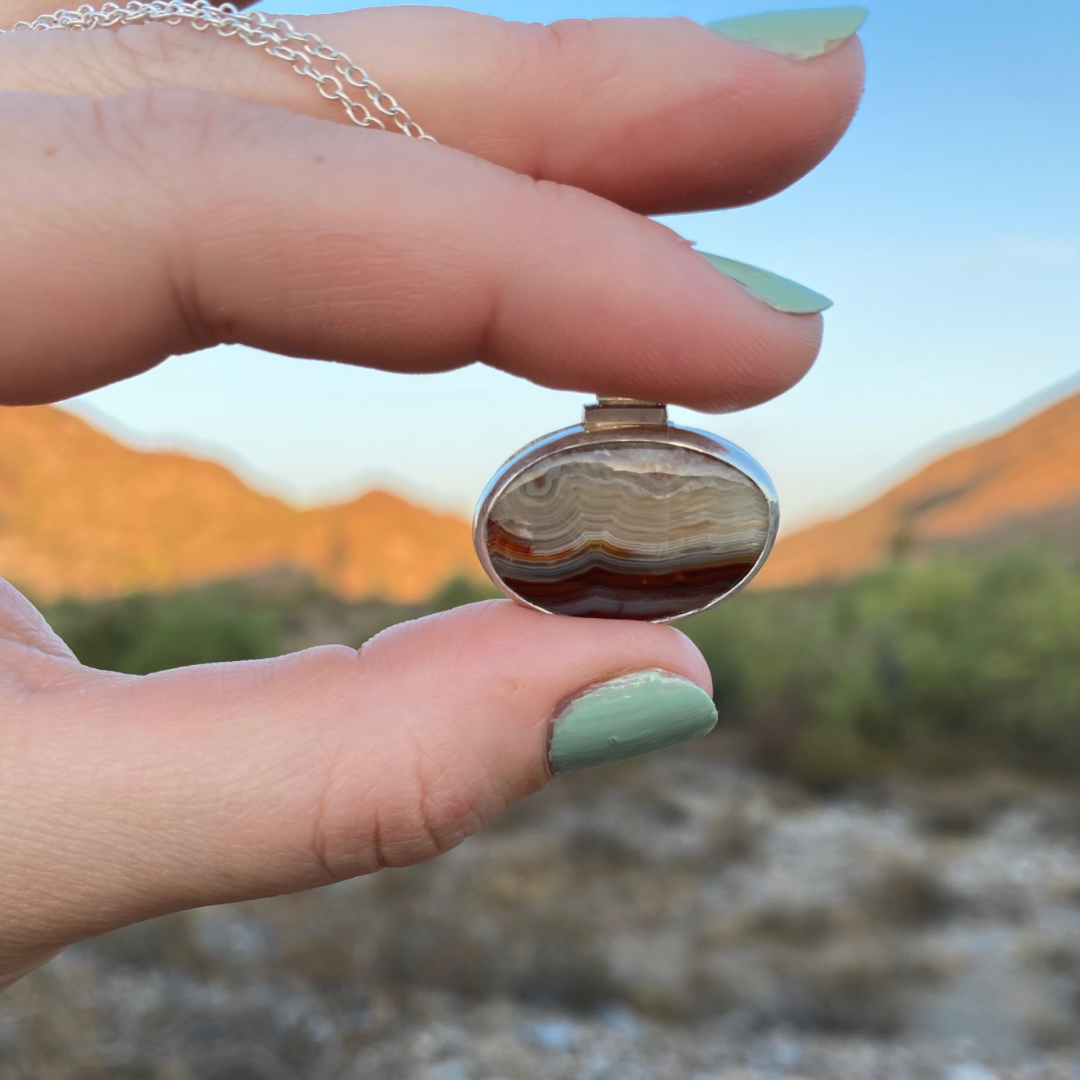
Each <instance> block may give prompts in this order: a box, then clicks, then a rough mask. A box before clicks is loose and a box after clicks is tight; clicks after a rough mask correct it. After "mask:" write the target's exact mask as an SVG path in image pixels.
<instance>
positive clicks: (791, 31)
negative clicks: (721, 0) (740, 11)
mask: <svg viewBox="0 0 1080 1080" xmlns="http://www.w3.org/2000/svg"><path fill="white" fill-rule="evenodd" d="M868 14H869V12H868V11H867V10H866V8H864V7H832V8H807V9H806V10H805V11H764V12H761V13H760V14H758V15H739V16H737V17H736V18H734V19H720V20H719V21H718V22H711V23H706V24H705V25H706V26H707V27H708V28H709V29H710V30H715V31H716V33H718V34H723V35H724V37H726V38H730V39H731V40H732V41H741V42H745V43H746V44H747V45H755V46H757V48H759V49H767V50H768V51H769V52H775V53H781V54H782V55H784V56H790V57H792V58H793V59H795V60H809V59H811V58H812V57H814V56H823V55H824V54H825V53H827V52H831V51H832V50H833V49H835V48H836V47H837V46H838V45H843V43H844V42H845V41H847V39H848V38H849V37H851V35H852V34H854V33H855V31H856V30H858V29H859V27H860V26H862V24H863V23H864V22H866V16H867V15H868Z"/></svg>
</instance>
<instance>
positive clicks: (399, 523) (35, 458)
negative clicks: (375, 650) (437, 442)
mask: <svg viewBox="0 0 1080 1080" xmlns="http://www.w3.org/2000/svg"><path fill="white" fill-rule="evenodd" d="M280 567H290V568H293V569H296V570H299V571H306V572H309V573H311V574H312V575H313V576H314V577H315V578H316V579H317V580H318V581H320V582H321V583H322V584H323V585H325V586H327V587H328V588H330V589H333V590H335V591H336V592H339V593H341V594H342V595H344V596H347V597H363V596H382V597H385V598H387V599H391V600H399V601H411V600H418V599H421V598H423V597H426V596H429V595H430V594H431V593H432V592H433V591H435V590H436V589H437V588H438V587H439V586H441V585H443V584H444V583H445V582H447V581H448V580H450V579H451V578H454V577H457V576H462V575H464V576H467V577H471V578H476V579H477V580H479V579H481V578H482V577H483V571H482V570H481V569H480V566H479V564H478V562H477V561H476V556H475V555H474V554H473V550H472V542H471V537H470V532H469V527H468V525H467V524H466V522H465V521H463V520H462V519H460V518H457V517H454V516H452V515H449V514H437V513H433V512H432V511H430V510H426V509H424V508H422V507H419V506H414V505H412V504H411V503H409V502H406V501H405V500H404V499H401V498H398V497H397V496H395V495H391V494H388V493H387V492H384V491H373V492H370V493H368V494H366V495H363V496H361V497H360V498H358V499H356V500H355V501H354V502H349V503H345V504H343V505H340V506H329V507H324V508H320V509H314V510H297V509H295V508H293V507H291V506H289V505H287V504H286V503H284V502H281V501H279V500H277V499H274V498H271V497H270V496H267V495H262V494H260V493H258V492H256V491H253V490H252V489H251V488H249V487H247V486H246V485H245V484H244V483H243V482H242V481H241V480H240V479H239V478H237V477H236V476H235V475H233V473H231V472H229V470H228V469H226V468H224V467H222V466H221V465H215V464H212V463H210V462H207V461H200V460H197V459H195V458H191V457H188V456H186V455H184V454H178V453H150V452H145V451H140V450H133V449H131V448H129V447H126V446H123V445H122V444H121V443H118V442H117V441H116V440H115V439H112V438H110V437H109V436H108V435H106V434H104V433H103V432H101V431H98V430H97V429H96V428H94V427H92V426H91V425H90V424H87V423H86V422H85V421H83V420H80V419H78V418H77V417H75V416H72V415H71V414H70V413H67V412H64V411H62V410H60V409H55V408H52V407H49V406H42V407H35V408H0V576H2V577H6V578H8V579H9V580H10V581H12V582H14V583H15V584H16V585H18V586H19V587H20V588H22V589H23V590H25V591H27V592H29V593H31V594H32V595H34V596H35V597H40V598H42V599H51V598H55V597H58V596H63V595H73V596H85V597H89V596H107V595H112V594H118V593H125V592H130V591H133V590H136V589H167V588H171V587H174V586H177V585H185V584H191V583H195V582H201V581H206V580H210V579H213V578H220V577H226V576H233V575H249V574H254V573H258V572H260V571H264V570H271V569H277V568H280Z"/></svg>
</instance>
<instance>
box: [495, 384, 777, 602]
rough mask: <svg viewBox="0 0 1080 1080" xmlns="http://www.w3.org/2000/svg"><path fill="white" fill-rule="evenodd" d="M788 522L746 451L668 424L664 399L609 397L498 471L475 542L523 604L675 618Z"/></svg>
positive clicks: (727, 588)
mask: <svg viewBox="0 0 1080 1080" xmlns="http://www.w3.org/2000/svg"><path fill="white" fill-rule="evenodd" d="M779 522H780V517H779V508H778V506H777V502H776V493H775V492H774V490H773V486H772V482H771V481H770V480H769V477H768V475H767V474H766V472H765V470H764V469H762V467H761V466H760V465H759V464H758V463H757V462H756V461H755V460H754V459H753V458H752V457H750V455H749V454H747V453H745V452H744V451H743V450H740V449H739V447H737V446H735V445H733V444H732V443H729V442H728V441H727V440H725V439H721V438H719V437H718V436H716V435H710V434H709V433H708V432H705V431H697V430H695V429H694V428H684V427H679V426H677V425H675V424H672V423H670V422H669V421H668V418H667V408H666V407H665V406H664V405H661V404H658V403H656V402H650V401H637V400H633V399H630V398H607V397H601V398H598V399H597V404H595V405H586V406H585V415H584V417H583V419H582V422H581V423H580V424H577V425H575V426H574V427H568V428H564V429H563V430H562V431H556V432H553V433H552V434H550V435H545V436H543V438H540V439H537V440H536V441H535V442H532V443H529V445H528V446H525V447H523V448H522V449H521V450H519V451H518V452H517V453H516V454H515V455H514V456H513V457H512V458H510V460H509V461H507V462H506V464H505V465H503V466H502V468H501V469H499V471H498V472H497V473H496V474H495V475H494V476H493V477H492V478H491V481H490V482H489V483H488V486H487V488H486V489H485V490H484V493H483V495H482V496H481V498H480V504H479V506H478V507H477V510H476V519H475V522H474V527H473V542H474V544H475V545H476V553H477V555H478V556H479V557H480V562H481V563H482V564H483V566H484V569H485V570H486V571H487V572H488V575H489V576H490V577H491V580H492V581H494V582H495V584H496V585H498V587H499V588H500V589H502V591H503V592H504V593H506V595H507V596H509V597H510V598H511V599H513V600H516V601H518V603H521V604H524V605H526V606H527V607H531V608H536V609H538V610H540V611H548V612H552V613H554V614H558V615H581V616H591V617H593V618H601V619H641V620H646V621H648V622H669V621H670V620H672V619H680V618H682V617H683V616H684V615H692V614H694V613H695V612H698V611H704V610H705V609H706V608H709V607H712V606H713V605H714V604H718V603H720V601H722V600H726V599H727V598H728V597H729V596H732V595H734V594H735V593H736V592H738V591H739V589H741V588H742V587H743V586H744V585H746V583H747V582H748V581H750V579H751V578H752V577H753V576H754V575H755V574H756V573H757V572H758V570H759V569H761V566H762V564H763V563H764V562H765V560H766V558H768V555H769V551H770V549H771V548H772V545H773V541H774V540H775V538H776V530H777V527H778V526H779Z"/></svg>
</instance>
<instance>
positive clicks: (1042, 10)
mask: <svg viewBox="0 0 1080 1080" xmlns="http://www.w3.org/2000/svg"><path fill="white" fill-rule="evenodd" d="M266 6H267V7H268V8H270V9H273V10H277V11H282V12H289V11H303V12H313V11H317V10H324V11H325V10H339V9H340V8H343V7H348V6H353V5H349V4H335V3H334V2H333V0H326V2H323V3H319V2H313V0H298V2H294V3H289V2H288V0H271V2H270V3H268V4H267V5H266ZM777 6H779V5H778V4H777V3H776V2H775V0H773V2H772V3H755V2H753V0H740V2H739V3H728V2H719V3H717V4H705V3H702V2H700V0H683V2H681V3H676V2H675V0H621V2H620V0H481V2H478V3H477V5H476V6H475V10H480V11H485V12H488V13H490V14H494V15H499V16H502V17H504V18H512V19H527V20H536V21H543V22H550V21H552V20H554V19H558V18H564V17H571V16H573V17H600V16H606V15H638V16H646V15H675V14H681V15H686V16H689V17H691V18H695V19H699V20H701V21H703V22H707V21H710V20H712V19H716V18H722V17H725V16H728V15H735V14H740V13H743V12H749V11H764V10H770V9H774V8H776V7H777ZM788 6H790V7H811V6H818V5H815V4H800V3H798V2H795V3H791V4H789V5H788ZM870 8H871V15H870V19H869V21H868V22H867V24H866V26H865V27H864V28H863V31H862V37H863V41H864V44H865V47H866V53H867V61H868V83H867V93H866V97H865V99H864V102H863V105H862V108H861V110H860V112H859V115H858V116H857V117H856V120H855V123H854V124H853V126H852V129H851V131H850V132H849V133H848V135H847V137H846V138H845V139H844V141H843V142H842V143H841V145H840V146H839V147H838V149H837V150H836V152H835V153H834V154H833V155H832V157H831V158H830V159H829V160H828V161H826V162H825V163H824V164H823V165H821V166H820V167H819V168H818V169H816V170H815V171H814V172H813V173H812V174H811V175H810V176H808V177H807V178H806V179H804V180H802V181H800V182H799V183H798V184H796V185H795V186H794V187H793V188H791V189H789V190H788V191H786V192H783V193H781V194H780V195H778V196H776V197H774V198H772V199H770V200H768V201H766V202H764V203H761V204H759V205H757V206H754V207H748V208H742V209H739V210H732V211H726V212H716V213H708V214H696V215H680V216H678V217H671V218H666V219H664V220H665V222H666V223H667V224H669V225H671V226H673V227H674V228H676V229H678V230H679V231H680V232H682V233H684V234H685V235H687V236H689V237H692V238H693V239H694V240H696V241H697V242H698V243H699V245H700V246H701V247H702V248H704V249H705V250H708V251H714V252H717V253H719V254H723V255H728V256H731V257H733V258H737V259H742V260H744V261H747V262H751V263H756V264H758V265H761V266H765V267H768V268H769V269H771V270H775V271H777V272H779V273H782V274H786V275H787V276H789V277H793V278H795V279H796V280H798V281H802V282H804V283H805V284H807V285H810V286H812V287H813V288H815V289H819V290H820V291H822V292H824V293H826V294H828V295H829V296H831V297H832V298H833V299H834V300H835V301H836V306H835V307H834V308H833V309H832V310H831V311H829V312H828V313H827V315H826V334H825V345H824V348H823V350H822V354H821V358H820V360H819V362H818V364H817V366H816V367H815V369H814V371H813V372H811V374H810V375H809V376H808V377H807V378H806V379H805V380H804V381H803V382H802V383H801V384H800V385H799V386H798V387H796V388H795V389H794V390H793V391H791V392H790V393H789V394H787V395H785V396H784V397H782V398H780V399H777V400H776V401H774V402H770V403H768V404H766V405H762V406H759V407H757V408H755V409H751V410H748V411H746V412H744V413H739V414H735V415H731V416H725V417H712V416H708V417H703V416H695V415H693V414H689V413H685V412H682V411H679V415H680V417H681V418H684V419H686V420H688V421H690V422H691V423H693V424H694V425H695V426H698V427H705V428H708V429H710V430H714V431H717V432H720V433H721V434H724V435H726V436H728V437H730V438H732V439H734V440H735V441H736V442H739V443H740V444H742V445H743V446H744V447H745V448H746V449H747V450H749V451H750V452H751V453H752V454H753V455H754V456H755V457H757V458H758V459H759V460H760V461H761V462H762V464H763V465H765V467H766V468H767V469H768V470H769V472H770V473H771V474H772V476H773V478H774V480H775V481H776V486H777V489H778V491H779V494H780V499H781V506H782V509H783V511H784V512H785V520H786V524H787V525H788V526H789V527H790V526H791V525H792V524H794V525H798V524H801V523H805V522H807V521H809V520H812V519H814V518H816V517H819V516H822V515H825V514H829V513H833V512H835V511H837V510H839V509H843V508H845V507H847V506H850V505H853V504H854V503H857V502H859V501H861V500H862V499H864V498H866V497H867V496H868V495H869V494H871V493H873V492H874V491H876V490H879V489H880V488H881V487H883V486H885V485H887V484H888V483H889V482H891V481H892V480H894V479H895V478H897V477H898V476H899V475H901V474H902V473H903V472H906V471H909V470H910V469H911V468H912V467H913V465H914V464H915V463H917V462H919V461H921V460H924V459H925V458H927V457H930V456H933V455H934V454H936V453H937V452H939V451H940V450H941V449H942V448H943V447H945V446H949V445H952V444H954V443H955V442H956V441H957V440H958V439H960V438H963V437H964V435H963V431H964V429H966V428H968V427H970V426H972V425H979V424H984V423H986V422H988V421H992V420H993V419H994V418H995V417H997V416H999V415H1000V414H1002V413H1004V412H1007V411H1008V410H1013V409H1016V407H1017V406H1021V405H1022V404H1023V403H1024V402H1026V401H1029V400H1030V399H1032V398H1035V399H1036V400H1038V399H1039V397H1040V396H1045V395H1046V394H1047V393H1048V392H1049V393H1060V392H1062V391H1063V388H1064V387H1063V384H1064V386H1067V385H1068V384H1069V382H1070V381H1071V380H1073V379H1074V378H1075V377H1076V376H1077V372H1078V370H1080V74H1078V70H1080V65H1078V63H1077V60H1076V57H1077V55H1078V54H1080V0H1046V2H1041V3H1040V2H1038V0H1029V2H1028V3H1026V4H1023V5H1021V4H1017V3H1015V2H1013V3H1008V4H1006V3H1004V2H999V0H981V2H980V0H879V2H878V3H876V4H871V5H870ZM358 59H361V61H362V58H358ZM581 402H582V398H581V396H580V395H577V394H563V393H555V392H552V391H547V390H541V389H539V388H537V387H534V386H531V385H529V384H528V383H525V382H523V381H521V380H516V379H513V378H511V377H509V376H506V375H502V374H500V373H497V372H492V371H488V370H486V369H481V368H472V369H468V370H466V371H462V372H456V373H452V374H449V375H440V376H425V377H423V378H417V377H408V378H407V377H404V376H397V375H388V374H384V373H378V372H369V371H365V370H361V369H352V368H346V367H342V366H338V365H329V364H312V363H306V362H304V361H300V360H293V359H284V358H280V357H272V356H268V355H265V354H262V353H258V352H256V351H255V350H250V349H244V348H239V347H232V348H222V349H214V350H209V351H208V352H205V353H201V354H198V355H196V356H192V357H182V358H177V359H173V360H171V361H169V362H168V363H166V364H165V365H163V366H162V367H161V368H159V369H158V370H156V371H154V372H151V373H149V374H147V375H143V376H140V377H139V378H137V379H133V380H130V381H128V382H125V383H122V384H119V385H117V386H113V387H109V388H106V389H104V390H100V391H96V392H95V393H92V394H88V395H85V396H84V397H81V398H79V399H76V400H75V401H73V402H71V403H70V404H71V405H72V407H74V408H75V409H77V410H78V411H80V412H82V413H83V414H84V415H88V416H92V417H93V418H94V419H95V420H96V421H97V422H98V423H100V424H103V425H104V426H105V427H106V428H107V429H109V430H111V431H113V432H114V433H117V434H119V435H120V436H121V437H122V438H124V439H125V440H126V441H129V442H132V443H134V444H136V445H139V446H154V447H176V448H181V449H187V450H193V451H195V452H197V453H199V454H202V455H203V456H209V457H214V458H217V459H218V460H222V461H225V462H226V463H227V464H229V465H230V466H232V467H233V468H235V469H236V470H237V471H238V472H240V473H241V475H242V476H244V478H245V479H247V480H248V481H249V482H251V483H253V484H254V485H255V486H257V487H260V488H262V489H263V490H268V491H272V492H274V493H276V494H280V495H283V496H285V497H286V498H289V499H290V500H292V501H294V502H298V503H303V504H310V503H314V502H319V501H324V500H328V499H338V498H344V497H348V496H351V495H353V494H355V493H357V492H358V491H360V490H363V489H364V488H366V487H370V486H372V485H373V484H379V485H382V486H390V487H392V488H395V489H397V490H398V491H401V492H403V493H405V494H407V495H410V496H412V497H417V498H421V499H424V500H425V501H427V502H429V503H431V504H433V505H437V506H440V507H445V508H449V509H456V510H459V511H462V512H467V511H470V510H471V507H472V503H473V501H474V499H475V498H476V496H477V495H478V494H479V492H480V490H481V488H482V487H483V485H484V483H485V482H486V480H487V478H488V476H489V475H490V473H491V472H493V471H494V469H495V468H496V467H497V466H498V465H499V464H500V463H501V461H502V460H503V459H504V458H505V457H507V456H509V454H510V453H511V452H513V451H514V450H516V449H517V447H518V446H519V445H520V444H522V443H523V442H526V441H528V440H530V439H532V438H534V437H535V436H537V435H539V434H541V433H543V432H544V431H547V430H551V429H553V428H557V427H562V426H565V425H566V424H569V423H574V422H576V419H577V417H578V415H579V411H580V405H581Z"/></svg>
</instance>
